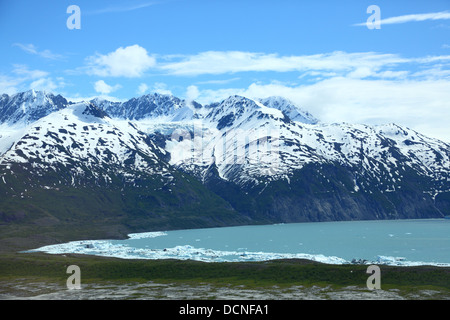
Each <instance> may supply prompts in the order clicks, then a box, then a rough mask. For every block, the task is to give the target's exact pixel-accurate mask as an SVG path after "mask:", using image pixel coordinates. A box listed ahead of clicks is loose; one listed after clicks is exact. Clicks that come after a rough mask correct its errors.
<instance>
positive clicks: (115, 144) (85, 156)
mask: <svg viewBox="0 0 450 320" xmlns="http://www.w3.org/2000/svg"><path fill="white" fill-rule="evenodd" d="M19 134H20V136H21V137H20V138H19V139H17V140H16V141H15V142H14V143H13V144H12V146H11V147H10V148H9V149H8V150H7V151H6V152H5V153H4V154H3V155H2V157H1V158H0V165H10V164H12V163H16V164H24V165H31V168H32V169H31V170H33V171H34V172H35V173H36V174H38V175H40V174H43V173H44V172H46V171H48V170H49V169H52V170H54V171H55V172H56V171H58V170H59V169H60V168H61V167H64V168H65V169H68V170H70V171H71V172H72V174H73V176H74V177H77V176H79V177H83V176H85V175H87V174H93V175H94V176H96V178H101V179H104V180H105V181H106V180H110V179H111V177H110V176H109V174H114V175H116V174H121V175H124V176H125V177H126V178H127V179H129V180H133V179H135V178H137V177H139V175H140V173H144V174H146V175H151V174H156V175H158V176H161V177H164V179H166V178H169V179H170V175H169V174H168V169H167V167H168V165H167V164H164V163H163V162H161V161H160V159H159V157H158V154H164V153H165V151H164V150H162V149H160V148H159V147H157V146H156V145H154V144H153V142H152V141H150V140H149V139H148V137H147V135H146V134H144V133H143V132H141V131H140V130H139V129H138V128H137V127H136V126H135V125H133V124H132V123H130V122H128V121H125V120H113V119H111V118H109V117H108V116H106V114H105V113H104V112H103V111H102V110H99V109H97V108H96V107H95V106H93V105H92V104H89V103H79V104H75V105H71V106H68V107H67V108H65V109H62V110H60V111H57V112H54V113H52V114H50V115H48V116H46V117H43V118H41V119H39V120H37V121H35V122H34V123H32V124H31V125H29V126H27V127H26V128H25V130H24V129H22V130H21V131H20V132H19V133H18V134H17V136H19ZM132 173H134V175H135V176H133V174H132Z"/></svg>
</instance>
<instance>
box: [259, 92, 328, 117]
mask: <svg viewBox="0 0 450 320" xmlns="http://www.w3.org/2000/svg"><path fill="white" fill-rule="evenodd" d="M258 101H259V102H261V103H262V104H263V105H265V106H267V107H269V108H274V109H277V110H280V111H282V112H283V113H284V114H286V115H287V116H288V117H289V118H290V119H291V120H293V121H297V122H302V123H307V124H316V123H318V122H319V120H317V119H316V118H315V117H314V116H313V115H311V114H310V113H309V112H307V111H305V110H303V109H301V108H300V107H298V106H297V105H296V104H295V103H294V102H292V101H291V100H289V99H286V98H283V97H280V96H271V97H268V98H264V99H259V100H258Z"/></svg>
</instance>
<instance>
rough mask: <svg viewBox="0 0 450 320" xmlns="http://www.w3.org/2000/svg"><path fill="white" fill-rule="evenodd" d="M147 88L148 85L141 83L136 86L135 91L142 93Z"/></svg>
mask: <svg viewBox="0 0 450 320" xmlns="http://www.w3.org/2000/svg"><path fill="white" fill-rule="evenodd" d="M147 90H148V85H146V84H145V83H141V84H140V85H139V87H138V90H137V93H138V94H144V93H146V92H147Z"/></svg>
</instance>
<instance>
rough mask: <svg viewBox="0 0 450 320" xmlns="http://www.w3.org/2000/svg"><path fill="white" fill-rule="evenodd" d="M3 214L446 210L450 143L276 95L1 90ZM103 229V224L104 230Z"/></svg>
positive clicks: (252, 218)
mask: <svg viewBox="0 0 450 320" xmlns="http://www.w3.org/2000/svg"><path fill="white" fill-rule="evenodd" d="M0 176H1V178H0V199H1V200H0V223H2V224H21V223H28V224H31V225H39V226H44V227H47V226H71V227H73V228H85V227H86V226H87V225H89V226H95V228H97V229H102V228H106V226H112V225H114V226H119V227H117V228H124V229H126V231H133V232H139V231H150V230H163V229H176V228H193V227H213V226H227V225H239V224H255V223H289V222H310V221H341V220H362V219H375V220H376V219H409V218H416V219H417V218H442V217H444V216H446V215H449V214H450V144H448V143H447V142H444V141H440V140H437V139H433V138H430V137H426V136H424V135H422V134H420V133H418V132H416V131H414V130H411V129H409V128H406V127H403V126H400V125H397V124H393V123H391V124H385V125H378V126H369V125H364V124H349V123H323V122H321V121H320V120H319V119H316V118H315V117H314V116H313V115H311V114H310V113H308V112H307V111H305V110H303V109H302V108H300V107H299V106H297V105H296V104H295V103H293V102H291V101H289V100H288V99H285V98H282V97H266V98H263V99H250V98H246V97H242V96H237V95H235V96H230V97H228V98H227V99H225V100H223V101H219V102H215V103H211V104H207V105H202V104H200V103H198V102H195V101H186V100H183V99H179V98H177V97H174V96H171V95H163V94H158V93H153V94H148V95H144V96H141V97H138V98H132V99H130V100H128V101H125V102H112V101H108V100H104V99H101V98H96V99H93V100H90V101H84V102H77V103H75V102H71V101H69V100H67V99H66V98H64V97H62V96H61V95H54V94H52V93H47V92H42V91H34V90H30V91H27V92H21V93H17V94H14V95H12V96H9V95H6V94H3V95H2V96H1V97H0ZM106 234H107V232H106Z"/></svg>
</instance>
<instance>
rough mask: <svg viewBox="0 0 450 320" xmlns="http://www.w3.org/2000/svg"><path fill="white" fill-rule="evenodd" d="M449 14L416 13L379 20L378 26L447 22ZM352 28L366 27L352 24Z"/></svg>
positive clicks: (361, 24) (364, 23) (445, 12)
mask: <svg viewBox="0 0 450 320" xmlns="http://www.w3.org/2000/svg"><path fill="white" fill-rule="evenodd" d="M449 19H450V12H448V11H442V12H434V13H418V14H407V15H403V16H397V17H390V18H386V19H381V20H380V24H381V25H386V24H398V23H407V22H420V21H427V20H449ZM354 26H366V22H363V23H357V24H354Z"/></svg>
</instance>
